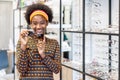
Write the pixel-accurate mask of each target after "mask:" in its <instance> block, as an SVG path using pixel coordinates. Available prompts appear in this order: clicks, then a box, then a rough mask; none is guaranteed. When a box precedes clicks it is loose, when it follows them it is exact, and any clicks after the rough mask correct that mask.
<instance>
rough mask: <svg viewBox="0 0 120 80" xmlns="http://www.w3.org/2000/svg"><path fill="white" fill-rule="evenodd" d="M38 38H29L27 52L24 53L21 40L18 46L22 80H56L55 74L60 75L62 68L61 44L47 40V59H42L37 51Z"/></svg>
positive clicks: (19, 70)
mask: <svg viewBox="0 0 120 80" xmlns="http://www.w3.org/2000/svg"><path fill="white" fill-rule="evenodd" d="M37 41H38V38H37V37H36V36H34V35H33V36H29V37H28V43H27V50H26V51H22V50H21V48H20V40H19V41H18V44H17V50H16V55H17V62H16V66H17V70H18V72H19V73H20V80H54V79H53V72H54V73H58V72H59V71H60V69H61V66H60V50H59V44H58V42H57V41H56V40H55V39H49V38H46V43H45V55H46V56H45V58H41V56H40V54H39V53H38V50H37V46H36V44H37Z"/></svg>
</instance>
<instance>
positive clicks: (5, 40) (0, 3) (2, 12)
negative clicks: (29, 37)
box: [0, 0, 13, 49]
mask: <svg viewBox="0 0 120 80" xmlns="http://www.w3.org/2000/svg"><path fill="white" fill-rule="evenodd" d="M12 12H13V9H12V0H0V49H8V48H9V40H10V38H11V39H12V36H13V13H12Z"/></svg>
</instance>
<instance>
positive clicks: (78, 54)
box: [62, 32, 83, 70]
mask: <svg viewBox="0 0 120 80" xmlns="http://www.w3.org/2000/svg"><path fill="white" fill-rule="evenodd" d="M63 35H64V37H63V41H62V59H63V60H62V63H63V64H65V65H67V66H70V67H72V68H75V69H77V70H82V39H83V38H82V35H81V34H79V33H67V32H64V33H63Z"/></svg>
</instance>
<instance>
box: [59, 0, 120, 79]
mask: <svg viewBox="0 0 120 80" xmlns="http://www.w3.org/2000/svg"><path fill="white" fill-rule="evenodd" d="M66 1H68V0H66ZM60 44H61V45H60V46H61V54H62V55H61V64H62V74H61V78H62V80H120V69H119V68H120V61H119V60H120V55H119V54H120V51H119V50H120V1H119V0H69V1H68V2H65V1H64V0H60ZM65 71H66V72H65Z"/></svg>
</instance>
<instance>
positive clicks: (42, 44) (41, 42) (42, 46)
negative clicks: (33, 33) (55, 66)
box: [37, 37, 45, 58]
mask: <svg viewBox="0 0 120 80" xmlns="http://www.w3.org/2000/svg"><path fill="white" fill-rule="evenodd" d="M37 48H38V52H39V54H40V56H41V57H42V58H44V57H45V53H44V52H45V37H44V39H43V40H38V44H37Z"/></svg>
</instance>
